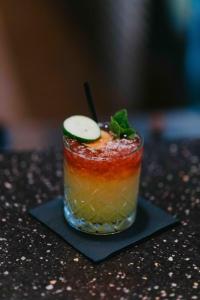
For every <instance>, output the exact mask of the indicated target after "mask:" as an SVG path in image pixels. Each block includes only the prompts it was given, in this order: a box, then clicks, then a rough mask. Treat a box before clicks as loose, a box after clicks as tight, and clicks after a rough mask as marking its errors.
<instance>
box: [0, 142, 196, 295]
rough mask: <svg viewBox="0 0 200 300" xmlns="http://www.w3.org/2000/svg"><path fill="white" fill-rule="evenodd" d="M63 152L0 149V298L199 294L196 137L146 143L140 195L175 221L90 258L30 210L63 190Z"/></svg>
mask: <svg viewBox="0 0 200 300" xmlns="http://www.w3.org/2000/svg"><path fill="white" fill-rule="evenodd" d="M62 176H63V174H62V154H61V152H54V151H48V152H46V153H44V152H40V153H39V152H18V153H17V152H14V153H12V152H11V153H1V154H0V295H1V296H0V299H1V300H4V299H6V300H9V299H11V300H18V299H19V300H23V299H29V300H32V299H38V300H40V299H121V300H123V299H143V300H145V299H146V300H148V299H199V298H200V255H199V252H200V251H199V250H200V247H199V246H200V237H199V232H200V221H199V220H200V209H199V208H200V184H199V182H200V141H198V140H193V141H187V142H184V141H181V142H180V141H179V142H170V143H168V142H160V143H159V144H153V143H152V144H148V145H146V147H145V157H144V163H143V172H142V178H141V194H142V195H143V196H144V197H145V198H146V199H148V200H149V201H151V202H152V203H154V204H156V205H158V206H160V207H161V208H163V209H165V210H166V211H168V212H170V213H171V214H172V215H177V216H178V217H179V218H180V220H181V224H180V225H178V226H176V227H174V228H172V229H170V230H168V231H165V232H163V233H162V234H160V235H156V236H154V237H153V238H151V239H148V240H146V241H145V242H143V243H141V244H139V245H136V246H134V247H131V248H130V249H127V250H124V251H122V252H120V253H119V254H117V255H115V256H113V257H111V258H109V259H108V260H106V261H104V262H102V263H100V264H94V263H92V262H90V261H89V260H88V259H87V258H85V257H84V256H83V255H81V254H79V253H78V252H77V251H76V250H74V249H73V248H71V246H69V245H68V244H67V243H65V242H64V241H63V240H62V239H61V238H59V237H58V236H57V235H56V234H54V233H53V232H51V231H50V230H49V229H48V228H46V227H45V226H43V225H41V224H40V223H39V222H37V221H36V220H34V219H32V218H31V217H30V216H29V215H28V210H29V209H30V208H31V207H34V206H36V205H37V204H40V203H43V202H45V201H48V200H49V199H50V198H52V197H54V196H57V195H61V194H62V191H63V184H62Z"/></svg>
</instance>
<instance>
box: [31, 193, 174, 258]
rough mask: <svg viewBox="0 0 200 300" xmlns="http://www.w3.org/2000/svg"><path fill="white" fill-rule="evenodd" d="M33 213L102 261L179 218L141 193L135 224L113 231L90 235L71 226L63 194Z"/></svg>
mask: <svg viewBox="0 0 200 300" xmlns="http://www.w3.org/2000/svg"><path fill="white" fill-rule="evenodd" d="M30 214H31V215H32V216H33V217H35V218H36V219H38V220H39V221H40V222H42V223H44V224H45V225H46V226H48V227H49V228H50V229H51V230H53V231H54V232H55V233H57V234H58V235H60V236H61V237H62V238H63V239H64V240H65V241H66V242H68V243H69V244H70V245H71V246H73V247H74V248H75V249H77V250H78V251H80V252H81V253H82V254H84V255H85V256H87V257H88V258H90V259H91V260H92V261H95V262H99V261H101V260H103V259H105V258H107V257H108V256H110V255H112V254H113V253H115V252H117V251H119V250H121V249H123V248H125V247H128V246H130V245H135V244H137V243H139V242H140V241H141V240H143V239H145V238H147V237H149V236H151V235H152V234H153V233H156V232H158V231H160V230H162V229H164V228H166V227H169V226H171V225H173V224H175V223H177V222H178V220H177V219H175V218H173V217H172V216H170V215H169V214H167V213H166V212H164V211H163V210H162V209H160V208H158V207H156V206H155V205H153V204H151V203H150V202H148V201H146V200H144V199H143V198H141V197H140V198H139V203H138V211H137V217H136V220H135V223H134V224H133V226H131V227H130V228H129V229H127V230H125V231H124V232H121V233H117V234H114V235H107V236H96V235H89V234H86V233H82V232H80V231H77V230H75V229H73V228H71V227H70V226H69V225H68V224H67V222H66V220H65V219H64V215H63V198H56V199H54V200H52V201H49V202H47V203H45V204H42V205H40V206H38V207H36V208H33V209H31V210H30Z"/></svg>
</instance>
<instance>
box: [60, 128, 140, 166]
mask: <svg viewBox="0 0 200 300" xmlns="http://www.w3.org/2000/svg"><path fill="white" fill-rule="evenodd" d="M136 133H137V135H138V136H139V137H140V144H139V145H138V146H137V147H136V148H135V149H134V150H132V151H131V152H130V153H128V154H124V155H121V156H120V157H119V159H123V158H127V157H129V156H131V155H133V154H134V153H137V152H138V151H140V150H141V149H142V148H143V146H144V138H143V136H142V135H141V134H139V133H138V131H136ZM67 140H72V138H68V137H67V136H65V135H64V134H63V145H64V147H65V148H66V149H67V150H68V151H70V152H71V153H73V154H76V155H77V156H79V157H82V158H84V159H87V160H95V161H105V160H112V157H100V158H99V157H97V156H96V157H91V156H90V157H87V156H86V155H83V154H80V153H78V152H76V151H73V150H72V149H71V148H70V145H69V143H68V142H67ZM78 142H79V141H78ZM80 143H83V142H80ZM83 144H87V143H83Z"/></svg>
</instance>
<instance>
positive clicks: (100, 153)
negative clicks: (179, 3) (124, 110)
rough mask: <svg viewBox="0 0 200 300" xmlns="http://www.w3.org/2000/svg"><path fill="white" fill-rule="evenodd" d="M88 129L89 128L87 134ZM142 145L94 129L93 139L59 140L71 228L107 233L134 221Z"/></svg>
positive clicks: (105, 127) (138, 140)
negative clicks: (62, 142)
mask: <svg viewBox="0 0 200 300" xmlns="http://www.w3.org/2000/svg"><path fill="white" fill-rule="evenodd" d="M88 130H89V129H88ZM142 152H143V143H142V139H141V137H140V136H139V135H138V134H137V133H134V136H133V135H132V138H127V136H126V135H125V134H124V135H123V136H117V135H116V134H115V132H112V131H111V130H110V126H108V125H107V124H106V125H101V126H100V136H99V138H98V139H96V140H95V141H94V140H92V141H91V140H90V141H89V142H88V140H87V141H86V142H85V141H84V139H82V140H80V139H77V138H74V137H73V136H72V135H71V136H70V135H66V134H65V136H64V190H65V191H64V192H65V200H64V214H65V218H66V220H67V221H68V223H69V224H70V225H71V226H73V227H74V228H76V229H79V230H81V231H84V232H88V233H92V234H111V233H115V232H120V231H122V230H125V229H126V228H128V227H130V226H131V225H132V224H133V222H134V220H135V216H136V208H137V197H138V187H139V177H140V169H141V159H142Z"/></svg>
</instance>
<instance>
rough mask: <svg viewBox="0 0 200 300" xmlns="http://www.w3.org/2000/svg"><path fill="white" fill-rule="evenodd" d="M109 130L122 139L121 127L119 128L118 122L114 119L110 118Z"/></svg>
mask: <svg viewBox="0 0 200 300" xmlns="http://www.w3.org/2000/svg"><path fill="white" fill-rule="evenodd" d="M109 129H110V130H111V131H112V132H113V133H114V134H116V136H117V137H120V132H121V129H120V126H119V124H118V122H117V121H116V120H115V119H114V118H113V117H111V118H110V124H109Z"/></svg>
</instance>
